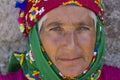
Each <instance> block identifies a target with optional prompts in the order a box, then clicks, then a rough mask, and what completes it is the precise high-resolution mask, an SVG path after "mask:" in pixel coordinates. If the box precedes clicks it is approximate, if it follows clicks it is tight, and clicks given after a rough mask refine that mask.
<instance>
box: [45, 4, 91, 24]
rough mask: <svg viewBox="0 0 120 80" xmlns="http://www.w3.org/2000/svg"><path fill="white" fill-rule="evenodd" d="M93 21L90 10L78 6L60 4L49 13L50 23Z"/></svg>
mask: <svg viewBox="0 0 120 80" xmlns="http://www.w3.org/2000/svg"><path fill="white" fill-rule="evenodd" d="M53 22H54V23H56V22H59V23H68V24H70V23H81V22H82V23H86V22H89V23H93V19H92V18H91V17H90V10H88V9H86V8H83V7H77V6H60V7H58V8H55V9H54V10H52V11H50V12H48V13H47V19H46V21H45V23H46V24H48V23H53Z"/></svg>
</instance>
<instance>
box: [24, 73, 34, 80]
mask: <svg viewBox="0 0 120 80" xmlns="http://www.w3.org/2000/svg"><path fill="white" fill-rule="evenodd" d="M25 76H26V77H27V78H28V79H29V80H35V79H34V78H31V77H30V75H29V74H26V75H25Z"/></svg>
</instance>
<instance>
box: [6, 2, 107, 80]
mask: <svg viewBox="0 0 120 80" xmlns="http://www.w3.org/2000/svg"><path fill="white" fill-rule="evenodd" d="M69 4H70V5H77V6H80V7H85V8H88V9H90V10H91V11H93V12H94V13H95V14H96V16H97V24H96V43H95V49H94V55H93V59H92V61H91V63H90V65H89V66H88V68H87V69H86V70H85V71H83V73H82V74H80V75H78V76H76V77H74V78H66V77H64V76H62V74H61V73H60V71H59V70H58V69H57V67H56V66H55V65H54V63H52V61H51V60H50V58H49V57H48V55H47V53H46V51H45V50H44V49H43V48H42V46H41V42H40V39H39V34H38V21H39V20H40V19H41V18H42V17H43V16H44V15H45V14H46V13H47V12H49V11H50V10H52V9H54V8H57V7H59V6H60V5H64V6H66V5H69ZM16 7H18V8H20V13H19V18H18V22H19V24H20V31H21V32H23V34H24V35H25V37H26V38H27V39H28V48H27V50H26V51H24V52H17V51H16V52H14V53H13V55H12V56H11V58H10V62H9V66H8V71H9V72H13V71H17V70H18V69H20V68H22V69H23V71H24V75H25V76H26V77H27V78H28V79H29V80H97V79H98V78H99V76H100V74H101V68H102V65H103V64H102V60H103V56H104V51H105V38H104V27H103V23H104V22H103V13H104V6H103V3H102V1H101V0H25V1H23V2H18V1H17V2H16Z"/></svg>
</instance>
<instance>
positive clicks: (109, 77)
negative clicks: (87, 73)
mask: <svg viewBox="0 0 120 80" xmlns="http://www.w3.org/2000/svg"><path fill="white" fill-rule="evenodd" d="M99 80H120V68H117V67H112V66H108V65H104V66H103V68H102V73H101V76H100V78H99Z"/></svg>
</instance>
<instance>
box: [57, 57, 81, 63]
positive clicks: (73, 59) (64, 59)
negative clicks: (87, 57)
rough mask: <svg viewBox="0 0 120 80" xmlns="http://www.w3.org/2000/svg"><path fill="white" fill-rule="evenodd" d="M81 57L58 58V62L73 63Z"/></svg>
mask: <svg viewBox="0 0 120 80" xmlns="http://www.w3.org/2000/svg"><path fill="white" fill-rule="evenodd" d="M80 58H81V57H75V58H59V60H60V61H64V62H73V61H76V60H79V59H80Z"/></svg>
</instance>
